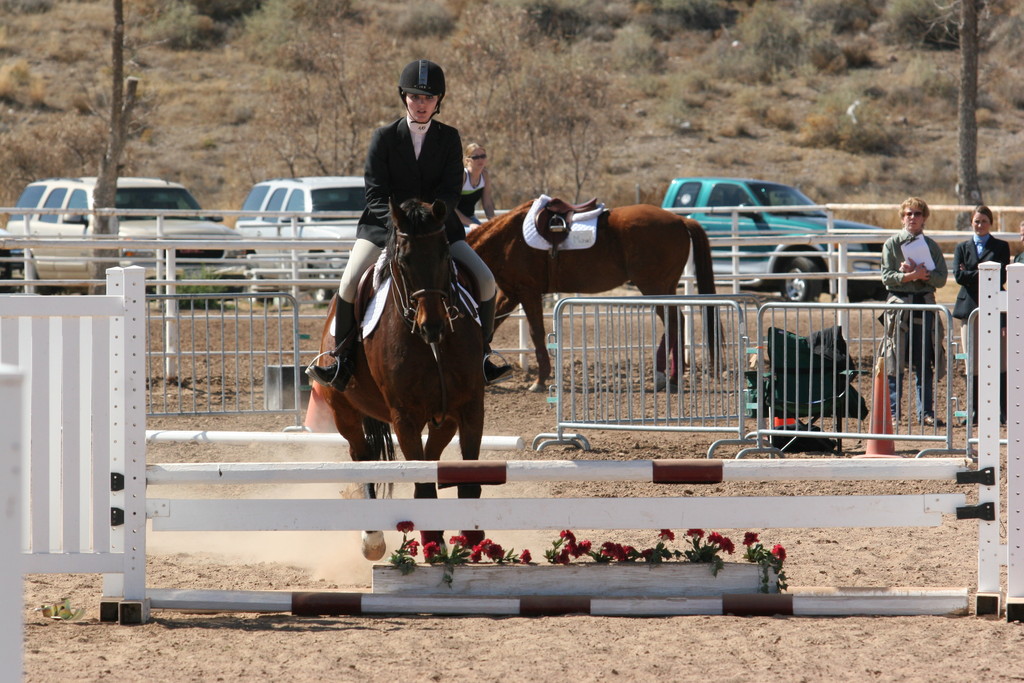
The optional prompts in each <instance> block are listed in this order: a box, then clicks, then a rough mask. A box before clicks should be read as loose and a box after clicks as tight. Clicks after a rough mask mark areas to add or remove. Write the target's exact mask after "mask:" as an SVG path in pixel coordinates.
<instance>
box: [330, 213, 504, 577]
mask: <svg viewBox="0 0 1024 683" xmlns="http://www.w3.org/2000/svg"><path fill="white" fill-rule="evenodd" d="M391 212H392V218H393V221H394V225H395V226H396V230H393V231H392V232H391V235H390V237H389V240H388V243H387V246H386V247H385V258H384V267H383V268H382V273H383V275H382V277H383V280H384V282H382V283H381V286H384V284H385V283H387V282H388V281H390V282H389V283H388V286H389V291H388V293H387V296H386V299H385V301H386V303H384V305H383V313H382V314H381V319H380V321H379V322H378V323H377V325H376V327H374V329H373V330H372V331H371V332H369V333H368V334H366V336H365V338H364V339H363V342H362V344H361V348H357V349H356V351H355V353H354V357H353V360H354V364H355V372H354V374H353V376H352V379H351V380H350V381H349V384H348V387H347V388H346V390H345V391H343V392H339V391H336V390H334V389H327V388H325V387H318V390H320V389H323V390H324V391H323V392H322V393H323V395H324V397H325V399H326V401H327V403H328V405H329V407H330V409H331V412H332V413H333V415H334V422H335V425H336V426H337V428H338V432H340V433H341V435H342V436H344V437H345V438H346V439H347V440H348V442H349V448H350V451H351V454H352V459H353V460H357V461H364V460H380V459H393V458H394V447H393V445H392V444H391V430H390V428H389V426H388V424H389V423H390V425H391V427H393V428H394V431H395V435H396V436H397V438H398V444H399V446H400V447H401V449H402V453H403V454H404V455H405V458H406V459H407V460H438V459H440V457H441V451H442V450H444V448H445V446H447V445H448V444H449V443H450V442H451V440H452V438H453V437H454V436H455V433H456V431H458V433H459V444H460V447H461V449H462V457H463V459H464V460H476V459H477V458H478V457H479V455H480V441H481V439H482V438H483V423H484V376H483V369H482V367H483V332H482V330H481V328H480V325H479V324H478V323H477V322H476V319H475V311H472V310H470V309H471V308H472V306H473V305H472V303H467V302H465V300H464V297H462V296H460V295H459V291H460V290H459V287H458V286H457V284H456V282H455V268H454V266H453V263H452V258H451V254H450V252H449V249H448V240H447V238H446V237H445V231H444V217H445V213H446V210H445V206H444V204H442V203H440V202H435V203H434V204H433V205H432V206H430V205H426V204H421V203H420V202H418V201H415V200H409V201H406V202H405V203H404V204H402V207H401V208H400V209H399V208H397V207H395V206H394V205H392V207H391ZM334 307H335V306H334V302H333V301H332V303H331V308H330V311H329V312H328V319H327V322H326V323H325V325H324V330H323V333H322V335H321V338H320V351H321V360H320V361H319V362H321V363H323V362H325V361H326V360H328V359H327V357H326V356H324V355H323V352H324V351H327V350H330V349H333V348H334V346H335V341H334V336H333V334H332V330H331V328H332V324H331V321H332V320H333V318H334ZM428 425H429V429H428V436H427V441H426V444H425V445H424V444H423V442H422V440H421V434H422V433H423V429H424V427H425V426H428ZM415 486H416V492H415V497H416V498H436V497H437V488H436V487H435V485H434V484H433V483H429V482H428V483H417V484H416V485H415ZM458 491H459V497H460V498H479V497H480V486H479V485H478V484H477V485H472V484H460V485H459V487H458ZM363 495H364V496H365V497H367V498H374V497H375V496H376V491H375V487H374V485H372V484H367V485H365V486H364V487H363ZM412 521H414V522H415V520H412ZM442 533H443V532H442V531H440V530H438V531H421V537H422V541H423V543H427V542H430V541H435V542H437V543H439V544H440V543H441V542H442V540H443V535H442ZM462 533H463V535H465V536H466V537H467V539H468V540H469V542H470V543H471V544H475V543H479V542H480V541H482V540H483V538H484V532H483V531H480V530H474V531H464V532H462ZM363 534H364V535H363V554H364V555H365V556H366V557H367V558H368V559H380V558H381V557H382V556H383V555H384V552H385V547H384V537H383V534H382V533H381V532H380V531H372V532H363Z"/></svg>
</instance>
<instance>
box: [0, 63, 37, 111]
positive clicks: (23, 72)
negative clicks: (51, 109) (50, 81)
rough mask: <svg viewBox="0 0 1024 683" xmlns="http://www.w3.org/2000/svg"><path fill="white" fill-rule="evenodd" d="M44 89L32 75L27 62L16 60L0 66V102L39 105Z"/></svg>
mask: <svg viewBox="0 0 1024 683" xmlns="http://www.w3.org/2000/svg"><path fill="white" fill-rule="evenodd" d="M45 92H46V88H45V86H43V84H42V82H41V81H40V80H39V78H38V77H37V76H35V75H33V73H32V69H31V67H29V64H28V60H26V59H16V60H14V61H13V62H8V63H6V64H4V65H3V66H0V101H5V102H8V103H11V104H15V103H21V104H40V103H41V101H42V97H41V95H42V94H45Z"/></svg>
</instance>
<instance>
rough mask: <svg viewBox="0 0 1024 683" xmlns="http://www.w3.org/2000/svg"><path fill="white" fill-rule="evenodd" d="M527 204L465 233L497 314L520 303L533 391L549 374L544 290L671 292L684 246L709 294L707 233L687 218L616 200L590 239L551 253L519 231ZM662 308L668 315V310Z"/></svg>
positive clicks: (670, 325) (668, 343)
mask: <svg viewBox="0 0 1024 683" xmlns="http://www.w3.org/2000/svg"><path fill="white" fill-rule="evenodd" d="M531 205H532V202H527V203H525V204H523V205H521V206H519V207H518V208H516V209H513V210H512V211H509V212H508V213H506V214H503V215H500V216H498V217H497V218H494V219H492V220H489V221H487V222H486V223H484V224H483V225H481V226H480V227H478V228H475V229H474V230H472V231H470V233H469V234H468V235H467V237H466V240H467V241H468V242H469V245H470V246H471V247H473V249H475V250H476V252H477V253H478V254H479V255H480V257H481V258H482V259H483V260H484V261H485V262H486V263H487V265H488V266H489V267H490V269H491V271H492V272H493V273H494V278H495V280H496V281H497V283H498V287H499V288H500V290H501V292H500V294H499V296H498V302H497V308H496V310H497V316H498V320H501V319H502V318H503V317H504V316H507V315H508V314H509V313H511V312H512V310H513V309H514V308H515V307H516V305H517V304H522V306H523V312H524V313H525V314H526V320H527V322H528V323H529V326H530V338H531V340H532V341H533V346H534V349H535V352H536V356H537V380H536V381H535V382H534V384H533V386H531V387H530V389H531V390H532V391H541V390H543V389H544V386H545V383H546V382H547V380H548V379H550V377H551V359H550V357H549V356H548V352H547V349H546V347H545V343H544V317H543V316H544V310H543V305H542V300H543V299H542V297H543V295H544V294H545V293H551V292H569V293H576V292H579V293H587V294H594V293H598V292H605V291H608V290H609V289H614V288H615V287H618V286H620V285H622V284H624V283H626V282H632V283H633V284H634V285H636V287H637V288H638V289H639V290H640V292H641V293H642V294H645V295H670V294H675V293H676V288H677V286H678V285H679V279H680V277H681V276H682V274H683V269H684V267H685V266H686V261H687V259H688V258H689V256H690V252H691V249H692V251H693V254H694V264H695V269H696V274H697V290H698V291H699V292H700V293H701V294H714V293H715V281H714V274H713V272H712V269H711V249H710V246H709V244H708V237H707V233H705V232H704V228H702V227H701V226H700V224H699V223H697V222H696V221H694V220H691V219H689V218H683V217H681V216H677V215H675V214H673V213H670V212H668V211H665V210H663V209H659V208H657V207H654V206H651V205H648V204H636V205H634V206H622V207H619V208H616V209H611V210H610V211H606V212H604V213H602V214H601V217H600V219H599V220H598V223H597V239H596V241H595V243H594V244H593V246H591V247H589V248H586V249H574V250H560V251H555V252H553V253H552V252H549V251H546V250H543V249H536V248H534V247H531V246H529V245H528V244H527V243H526V240H525V239H524V238H523V219H524V218H525V217H526V214H527V212H528V211H529V209H530V206H531ZM668 311H669V316H670V317H673V318H674V315H675V309H673V308H669V309H668ZM704 317H705V323H706V326H707V328H708V330H709V333H708V334H709V339H711V338H712V337H711V336H710V335H711V332H710V331H711V330H713V328H714V325H715V323H714V320H713V313H712V309H710V308H709V309H708V312H707V314H706V315H705V316H704ZM662 322H664V323H666V324H665V329H666V330H675V329H676V324H675V322H676V321H675V320H674V319H673V320H669V321H665V320H663V321H662ZM666 348H669V349H674V344H672V340H671V339H669V340H666V339H665V337H662V342H661V346H660V347H659V351H658V361H657V362H658V370H660V371H664V368H665V360H666V357H667V355H669V354H666V351H665V349H666ZM680 355H681V354H680ZM681 362H682V359H681V358H680V359H678V363H681ZM678 363H673V364H672V367H671V368H670V370H669V376H670V378H671V379H674V378H675V377H676V375H677V372H678Z"/></svg>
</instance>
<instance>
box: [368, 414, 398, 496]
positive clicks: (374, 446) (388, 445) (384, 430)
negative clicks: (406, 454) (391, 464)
mask: <svg viewBox="0 0 1024 683" xmlns="http://www.w3.org/2000/svg"><path fill="white" fill-rule="evenodd" d="M363 436H364V437H366V445H367V446H368V448H369V455H370V458H369V459H370V460H379V461H393V460H395V441H394V439H393V438H392V437H391V425H390V424H388V423H387V422H381V421H380V420H375V419H373V418H372V417H364V418H363ZM369 486H370V490H371V491H372V494H371V495H372V496H373V497H375V498H390V497H391V494H392V491H393V488H394V484H371V485H369Z"/></svg>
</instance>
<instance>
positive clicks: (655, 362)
mask: <svg viewBox="0 0 1024 683" xmlns="http://www.w3.org/2000/svg"><path fill="white" fill-rule="evenodd" d="M745 301H746V302H747V303H748V304H749V305H751V306H752V305H753V299H752V298H750V299H746V300H745ZM711 311H713V318H712V319H713V321H714V324H713V327H714V329H715V332H714V333H711V334H708V332H707V328H706V323H707V322H708V321H709V312H711ZM554 318H555V320H554V332H553V333H552V335H551V338H552V339H553V343H552V344H549V347H550V348H553V350H554V352H555V358H554V370H555V382H554V384H553V386H552V392H553V397H552V399H551V400H553V402H554V403H555V404H556V420H557V426H556V429H557V431H556V432H555V433H552V434H540V435H538V436H537V437H536V438H535V439H534V448H536V449H538V450H540V449H543V448H545V447H547V446H549V445H555V444H572V445H576V446H579V447H581V448H583V449H585V450H589V449H590V444H589V441H588V440H587V439H586V437H584V436H583V435H582V434H579V433H569V432H568V431H567V430H574V429H595V430H606V429H607V430H633V431H671V432H705V433H714V434H721V435H723V436H728V435H731V436H732V438H723V439H721V440H719V441H716V442H715V444H713V445H712V447H711V448H710V449H709V456H710V454H711V453H712V452H713V451H714V449H715V448H717V447H718V446H719V445H722V444H724V443H736V444H748V443H750V440H749V439H746V438H745V437H744V420H745V416H744V406H745V395H744V387H743V381H744V373H743V370H744V366H743V359H744V356H745V354H746V348H747V340H746V335H747V331H746V317H745V313H744V308H743V306H742V305H741V303H740V302H738V301H736V300H733V299H731V298H730V299H726V298H725V297H698V298H684V297H622V298H603V297H569V298H565V299H562V300H560V301H559V302H558V304H557V305H556V306H555V313H554ZM662 319H668V320H674V321H675V322H674V324H672V323H670V327H669V329H670V330H671V331H672V332H673V334H671V335H670V339H669V341H668V344H667V348H668V350H669V352H670V353H669V354H668V355H669V357H668V358H667V359H659V352H658V347H659V343H660V340H661V338H662V330H663V329H664V328H663V325H662V322H661V321H662ZM712 347H714V349H715V351H714V352H712V350H711V349H712ZM684 358H685V361H686V362H685V367H682V365H683V359H684ZM673 359H674V360H673ZM673 363H674V364H675V367H676V369H677V373H673V372H672V370H671V369H672V367H673Z"/></svg>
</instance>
